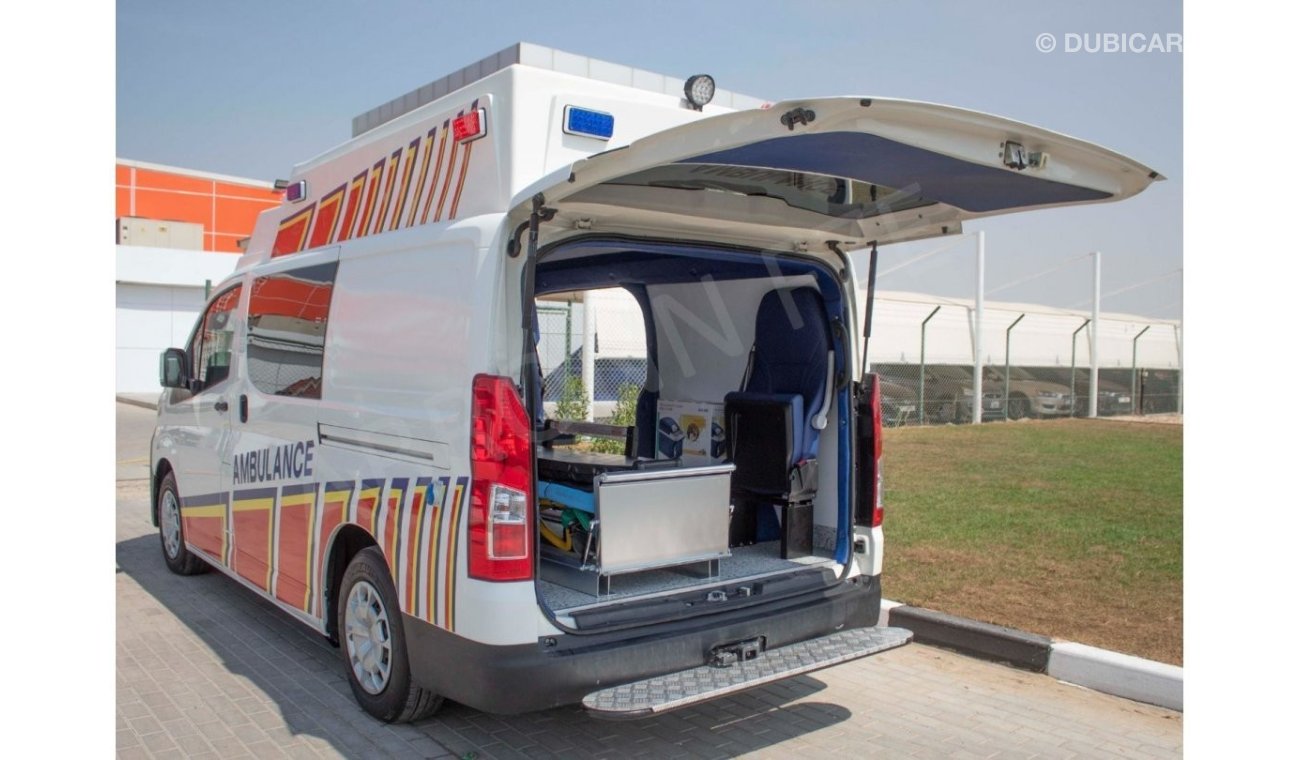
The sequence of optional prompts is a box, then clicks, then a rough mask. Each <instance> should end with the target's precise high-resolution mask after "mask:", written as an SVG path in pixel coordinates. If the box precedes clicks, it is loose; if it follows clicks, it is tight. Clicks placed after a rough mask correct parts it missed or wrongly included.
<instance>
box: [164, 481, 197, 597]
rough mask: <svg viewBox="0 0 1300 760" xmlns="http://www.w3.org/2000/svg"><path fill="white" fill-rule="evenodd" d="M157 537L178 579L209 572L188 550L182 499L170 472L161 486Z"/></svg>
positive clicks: (169, 565) (168, 566)
mask: <svg viewBox="0 0 1300 760" xmlns="http://www.w3.org/2000/svg"><path fill="white" fill-rule="evenodd" d="M158 537H159V538H160V539H161V540H162V550H163V560H164V561H165V562H166V563H167V569H168V570H171V571H172V572H173V573H176V574H177V575H197V574H199V573H201V572H203V571H205V570H207V569H208V566H207V564H206V563H204V562H203V560H201V559H199V558H198V557H197V556H196V555H195V554H194V553H193V552H191V551H190V550H189V549H186V548H185V524H184V522H183V521H182V520H181V497H180V493H179V492H178V491H177V490H176V476H175V475H174V474H172V473H170V472H169V473H167V474H166V475H164V476H163V479H162V482H161V483H159V484H158Z"/></svg>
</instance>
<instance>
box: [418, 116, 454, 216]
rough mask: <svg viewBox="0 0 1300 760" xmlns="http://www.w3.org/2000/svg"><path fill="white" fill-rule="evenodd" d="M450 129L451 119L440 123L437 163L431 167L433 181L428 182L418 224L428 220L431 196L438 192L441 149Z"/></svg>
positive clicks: (440, 172)
mask: <svg viewBox="0 0 1300 760" xmlns="http://www.w3.org/2000/svg"><path fill="white" fill-rule="evenodd" d="M450 131H451V119H448V120H446V121H444V122H443V123H442V140H440V141H439V142H438V163H437V165H436V166H434V167H433V181H432V182H431V183H430V184H429V197H428V198H427V199H425V201H424V213H423V214H421V215H420V224H424V223H425V222H427V221H429V210H430V209H431V208H433V197H434V196H435V195H437V194H438V178H439V177H441V176H442V156H443V149H444V148H446V147H447V133H448V132H450Z"/></svg>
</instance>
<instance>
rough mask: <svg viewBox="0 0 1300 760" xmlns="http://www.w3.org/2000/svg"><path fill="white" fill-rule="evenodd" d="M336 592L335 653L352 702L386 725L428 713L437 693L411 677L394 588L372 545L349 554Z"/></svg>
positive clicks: (438, 701) (436, 701)
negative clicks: (339, 657) (337, 643)
mask: <svg viewBox="0 0 1300 760" xmlns="http://www.w3.org/2000/svg"><path fill="white" fill-rule="evenodd" d="M339 592H340V597H339V611H338V631H339V639H340V646H339V651H340V652H341V653H342V654H343V663H344V666H345V667H346V668H347V673H348V684H349V685H350V686H351V687H352V695H353V696H354V697H356V700H357V702H358V703H359V704H360V705H361V707H362V708H363V709H364V710H365V711H366V712H368V713H370V714H371V715H373V716H374V717H376V718H378V719H379V720H382V721H384V722H386V723H404V722H407V721H412V720H419V719H421V718H424V717H427V716H429V715H432V714H433V712H434V711H435V710H437V709H438V708H439V707H440V706H441V705H442V697H440V696H438V695H437V694H434V693H433V692H431V691H429V690H428V689H423V688H421V687H419V686H417V685H415V684H414V683H413V682H412V681H411V668H410V665H409V663H408V661H407V656H406V634H405V631H404V630H403V628H402V613H401V610H400V609H399V608H398V605H397V591H396V589H394V588H393V581H392V580H391V579H390V578H389V577H388V563H386V562H385V561H384V555H383V553H382V552H380V550H379V548H378V547H375V546H372V547H369V548H367V549H363V550H361V551H360V552H358V553H357V556H355V557H353V558H352V562H351V563H350V564H349V565H348V569H347V570H346V571H345V572H344V573H343V583H342V584H341V586H340V589H339Z"/></svg>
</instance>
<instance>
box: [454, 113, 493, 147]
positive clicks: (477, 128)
mask: <svg viewBox="0 0 1300 760" xmlns="http://www.w3.org/2000/svg"><path fill="white" fill-rule="evenodd" d="M485 134H487V111H486V109H483V108H475V109H474V110H472V111H470V112H469V113H467V114H462V115H460V116H457V117H456V118H455V119H453V120H452V122H451V136H452V139H453V140H455V141H456V142H469V141H470V140H477V139H478V138H480V137H482V136H483V135H485Z"/></svg>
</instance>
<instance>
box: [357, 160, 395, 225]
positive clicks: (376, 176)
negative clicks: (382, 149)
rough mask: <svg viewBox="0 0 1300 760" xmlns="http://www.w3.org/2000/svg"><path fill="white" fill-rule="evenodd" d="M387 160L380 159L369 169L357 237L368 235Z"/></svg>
mask: <svg viewBox="0 0 1300 760" xmlns="http://www.w3.org/2000/svg"><path fill="white" fill-rule="evenodd" d="M386 163H388V159H386V158H381V159H379V160H378V161H376V162H375V165H374V166H372V167H371V168H370V184H369V185H367V186H366V205H365V206H364V207H363V210H362V212H361V225H360V226H359V227H357V237H365V236H366V235H369V234H370V220H371V217H373V216H374V215H375V205H376V204H375V201H376V200H378V199H379V182H380V181H381V180H382V179H383V178H384V164H386Z"/></svg>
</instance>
